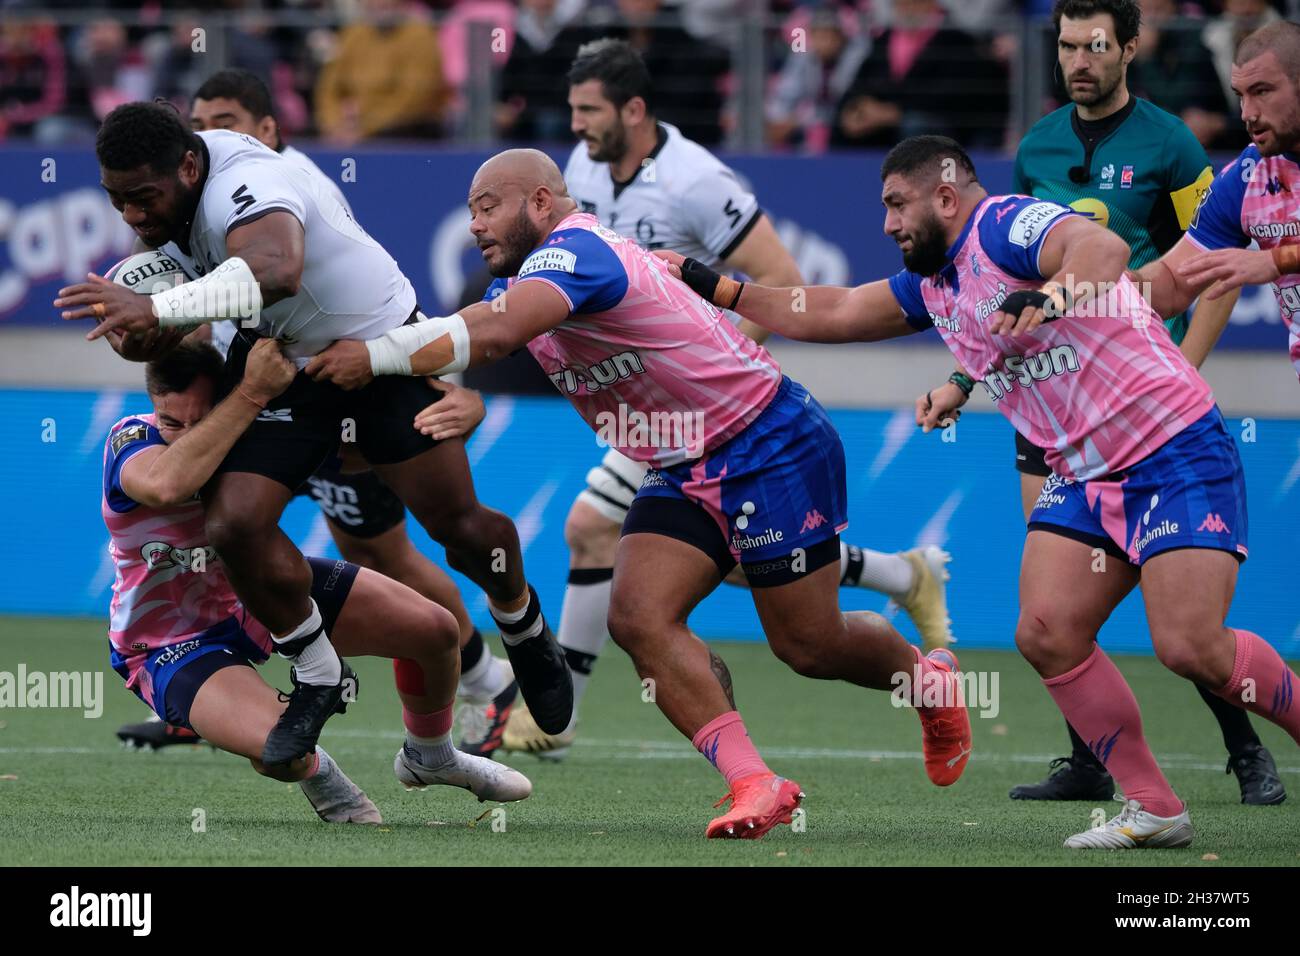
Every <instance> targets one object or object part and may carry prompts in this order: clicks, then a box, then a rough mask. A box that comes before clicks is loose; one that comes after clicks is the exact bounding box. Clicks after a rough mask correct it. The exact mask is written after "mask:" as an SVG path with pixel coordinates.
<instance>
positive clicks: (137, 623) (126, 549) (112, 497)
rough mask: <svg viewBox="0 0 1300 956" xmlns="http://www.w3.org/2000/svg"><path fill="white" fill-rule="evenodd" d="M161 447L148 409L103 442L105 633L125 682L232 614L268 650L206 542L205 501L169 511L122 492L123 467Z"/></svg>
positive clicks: (146, 692)
mask: <svg viewBox="0 0 1300 956" xmlns="http://www.w3.org/2000/svg"><path fill="white" fill-rule="evenodd" d="M162 444H165V442H163V440H162V436H161V435H159V434H158V429H157V422H156V420H155V418H154V416H153V415H152V414H150V415H130V416H128V417H126V418H123V419H122V420H121V421H119V422H118V423H117V424H116V425H114V426H113V427H112V429H111V430H110V431H109V434H108V440H107V442H105V444H104V489H103V500H102V503H101V511H102V513H103V516H104V524H105V525H106V526H107V527H108V531H109V535H110V537H111V540H110V542H109V546H108V550H109V553H110V554H111V555H112V557H113V563H114V565H116V568H117V577H116V580H115V581H114V582H113V599H112V602H111V604H110V606H109V607H110V610H109V614H110V620H109V625H108V636H109V640H110V641H111V642H112V645H113V648H114V650H116V651H117V653H118V654H119V655H121V657H122V658H124V659H125V663H126V666H127V668H128V670H129V671H130V675H131V676H130V678H129V680H128V682H127V686H128V687H135V685H136V684H137V683H138V682H140V681H141V680H147V679H148V676H147V672H146V671H145V670H144V669H143V668H142V667H141V665H142V664H143V663H144V661H145V659H146V658H147V657H148V656H149V654H150V653H151V652H152V651H155V650H158V649H159V648H162V647H165V646H167V645H169V644H176V643H178V642H181V641H184V640H186V639H188V638H197V637H199V636H200V635H202V634H203V633H204V632H205V631H207V630H208V629H210V628H212V627H215V626H216V625H219V624H224V623H226V622H229V621H230V619H231V618H232V617H238V618H239V619H241V621H242V623H243V624H244V626H245V627H244V629H245V631H246V632H247V633H248V634H249V636H250V637H252V638H253V640H254V641H255V642H257V643H258V644H259V645H261V646H262V647H263V649H265V650H267V651H269V650H270V648H271V639H270V635H269V634H268V633H267V632H266V629H265V628H263V627H262V626H261V625H260V624H258V623H257V622H256V621H255V620H253V618H252V617H251V616H249V615H247V614H246V613H245V612H244V609H243V605H242V604H240V602H239V599H238V598H236V597H235V591H234V589H233V588H232V587H231V586H230V582H229V581H228V580H227V579H226V575H225V572H224V571H223V570H222V567H221V562H220V559H218V558H217V555H216V552H215V551H214V550H213V549H212V548H211V547H210V546H209V545H208V540H207V532H206V530H205V528H204V514H203V504H202V502H201V501H199V499H198V498H195V499H193V500H192V501H187V502H186V503H185V504H183V505H177V506H176V507H172V508H152V507H149V506H147V505H142V504H140V503H139V502H137V501H134V500H132V499H131V498H130V497H129V496H128V495H127V494H126V492H125V491H123V490H122V480H121V476H122V465H123V464H124V463H125V462H127V461H128V460H130V458H131V457H132V456H133V455H136V454H139V453H140V452H142V451H144V450H145V449H146V448H152V447H153V446H155V445H162ZM199 555H201V557H199V558H198V560H197V562H196V556H199ZM200 566H201V567H202V569H203V570H199V567H200ZM139 689H140V690H141V692H142V693H143V694H144V696H145V699H146V700H151V699H152V694H151V693H150V689H149V688H139Z"/></svg>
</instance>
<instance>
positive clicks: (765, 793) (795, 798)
mask: <svg viewBox="0 0 1300 956" xmlns="http://www.w3.org/2000/svg"><path fill="white" fill-rule="evenodd" d="M803 796H804V795H803V790H802V789H801V788H800V786H799V784H797V783H795V782H794V781H793V780H786V779H785V778H784V777H778V776H777V775H776V774H774V773H756V774H754V775H753V776H752V777H743V778H742V779H740V780H737V781H736V782H735V783H734V784H732V786H731V792H730V793H728V794H727V795H726V796H725V797H723V798H722V799H721V800H719V801H718V802H717V803H715V804H714V806H715V807H720V806H722V805H723V804H724V803H726V802H727V801H728V800H730V801H731V809H730V810H728V811H727V812H726V813H724V814H723V815H722V816H720V817H718V818H717V819H715V820H714V821H713V822H712V823H710V824H709V828H708V829H707V830H706V831H705V832H704V835H705V837H707V838H708V839H710V840H712V839H715V838H720V839H724V840H725V839H740V840H757V839H758V838H759V837H761V836H762V835H763V834H764V833H766V832H767V831H768V830H770V829H772V828H773V827H775V826H777V825H779V824H782V823H791V822H793V820H794V811H795V809H796V808H797V807H798V806H799V801H800V800H802V799H803Z"/></svg>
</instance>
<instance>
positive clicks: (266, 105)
mask: <svg viewBox="0 0 1300 956" xmlns="http://www.w3.org/2000/svg"><path fill="white" fill-rule="evenodd" d="M190 126H191V127H192V128H193V129H194V130H195V132H202V131H203V130H212V129H228V130H231V131H232V132H235V133H244V134H246V135H248V136H252V137H253V138H254V139H256V140H258V141H259V142H261V143H263V144H265V145H266V146H268V147H270V148H271V149H273V150H275V151H276V152H277V153H279V154H280V155H281V156H283V157H284V158H285V159H287V160H289V161H290V162H292V163H293V164H294V165H296V166H298V167H299V168H301V169H302V170H303V171H304V172H305V173H307V174H308V175H309V176H312V177H314V178H315V179H316V180H317V181H318V182H320V184H321V185H322V186H323V187H324V188H325V189H327V190H328V191H329V192H330V194H331V195H333V196H334V198H335V199H337V200H338V201H339V203H340V204H341V205H342V206H343V208H344V209H345V210H347V212H348V214H349V215H352V216H353V218H354V219H355V218H356V216H355V215H353V213H352V207H351V204H349V203H348V201H347V198H346V197H345V196H344V195H343V191H342V190H341V189H340V188H339V186H338V184H337V183H336V182H335V181H334V180H333V179H331V178H330V177H329V176H327V175H326V174H325V173H324V171H322V170H321V168H320V167H319V166H317V165H316V164H315V163H314V162H312V160H311V158H310V157H308V156H307V154H306V153H304V152H302V151H301V150H297V149H294V148H293V147H292V146H289V145H286V144H285V143H284V141H283V140H282V139H281V137H280V124H279V122H278V121H277V119H276V116H275V110H274V107H273V104H272V101H271V93H270V90H268V89H267V87H266V84H265V83H263V82H262V81H261V80H260V79H259V78H258V77H257V76H256V75H255V74H253V73H249V72H248V71H246V70H221V71H220V72H217V73H214V74H213V75H212V76H210V77H208V78H207V79H206V80H204V81H203V84H202V85H201V86H200V87H199V88H198V90H197V91H196V92H195V94H194V98H193V100H192V102H191V103H190ZM137 246H138V249H139V250H141V251H142V250H144V249H145V248H147V247H146V246H145V245H144V243H143V242H139V241H137ZM162 251H163V252H165V253H167V254H168V255H171V256H172V257H174V258H175V259H176V260H177V261H178V262H179V263H180V264H181V265H182V266H183V267H185V268H186V270H187V272H188V273H189V274H190V275H191V276H193V275H194V274H195V270H194V265H193V263H192V262H191V261H189V259H188V257H187V256H185V255H184V253H182V252H181V250H180V248H179V246H177V245H176V243H174V242H169V243H167V244H166V245H164V246H163V249H162ZM205 328H206V329H208V330H210V333H211V341H212V344H213V345H214V346H216V348H217V349H218V350H219V351H220V352H221V354H222V355H223V356H224V355H225V354H226V353H227V352H229V351H230V345H231V342H232V341H233V339H234V337H235V332H236V323H234V322H217V323H215V324H213V325H210V326H206V327H205ZM201 331H202V330H200V332H201ZM428 381H429V384H430V386H431V387H433V388H435V389H437V390H438V391H439V392H441V393H442V398H441V399H439V400H438V402H437V404H436V406H435V408H434V411H435V414H437V416H438V417H439V421H440V425H441V427H440V429H439V431H438V432H437V433H435V435H434V437H435V438H452V437H464V438H466V439H468V438H469V435H470V434H471V433H472V432H473V430H474V429H475V428H476V427H477V426H478V423H479V422H481V421H482V420H483V415H484V407H483V401H482V399H481V398H480V397H479V395H478V393H477V392H475V391H474V390H472V389H466V388H460V387H458V386H456V385H453V384H452V383H450V382H442V381H439V380H438V379H432V378H431V379H429V380H428ZM349 447H350V446H349V445H347V444H343V445H342V446H340V455H338V456H331V458H330V460H328V461H327V462H326V463H325V464H324V465H323V466H321V467H320V468H318V469H317V470H316V472H315V473H314V474H313V475H312V476H311V477H310V478H308V479H307V482H306V484H304V485H302V486H301V487H300V488H298V489H297V491H298V494H300V495H310V496H311V498H312V499H313V500H314V501H315V502H316V503H317V505H318V506H319V507H320V509H321V513H322V515H324V518H325V524H326V527H328V528H329V531H330V535H331V536H332V537H333V539H334V543H335V544H336V545H337V546H338V549H339V554H341V555H342V556H343V558H344V560H346V561H350V562H352V563H353V564H357V565H360V566H361V567H363V568H370V569H371V570H372V571H378V572H379V573H380V574H383V575H386V576H387V577H390V578H392V579H393V580H394V581H400V582H401V583H403V584H405V585H406V586H407V587H409V588H411V589H412V590H414V591H416V592H418V593H420V594H422V595H424V596H425V597H427V598H428V599H429V600H431V601H433V602H434V603H435V604H439V605H441V606H442V607H445V608H447V609H448V610H450V611H451V612H452V614H454V615H455V616H456V622H457V624H458V625H459V627H460V636H461V661H460V668H461V687H460V692H461V705H460V707H459V708H458V710H457V715H456V718H457V725H458V730H459V733H460V739H459V740H458V742H457V746H458V748H459V749H460V750H461V751H463V752H464V753H468V754H473V755H476V756H486V755H489V754H491V752H492V751H493V750H495V749H496V748H497V747H498V746H499V745H500V743H501V734H502V732H503V730H504V728H505V722H506V720H507V718H508V717H509V715H510V708H511V707H512V706H513V705H514V702H515V698H516V697H517V696H518V693H519V689H518V685H517V684H516V683H515V680H514V677H513V675H512V673H511V671H510V666H509V664H508V663H506V662H505V661H503V660H500V659H499V658H496V657H493V656H492V655H491V654H490V653H488V650H487V647H486V645H485V644H484V643H483V636H482V635H481V634H480V633H479V631H478V628H476V627H475V626H474V623H473V621H472V620H471V619H470V616H469V611H468V610H467V609H466V607H465V602H464V601H463V600H462V599H461V596H460V591H459V590H458V589H457V588H456V585H455V583H454V582H453V581H452V580H451V578H450V577H448V576H447V574H446V572H444V571H443V570H442V569H441V568H439V567H438V566H437V565H435V564H434V563H433V562H432V561H430V560H429V559H428V558H427V557H425V556H424V555H423V554H422V553H421V552H420V551H419V549H418V548H416V546H415V544H414V543H413V542H412V541H411V538H410V536H409V535H408V534H407V533H406V506H405V505H403V504H402V501H401V499H400V498H398V497H397V495H396V494H394V493H393V490H392V489H391V488H389V487H388V486H387V485H385V484H384V482H383V480H382V479H381V478H380V477H379V476H378V475H376V474H375V473H374V471H372V470H371V469H369V468H368V467H366V464H365V462H364V461H360V460H359V459H358V458H357V456H356V455H355V454H349ZM117 736H118V739H120V740H122V741H123V742H125V743H127V744H128V745H129V746H139V747H150V748H153V749H158V748H159V747H164V746H169V745H171V744H178V743H196V742H198V740H199V738H198V737H197V735H195V734H194V732H193V731H190V730H187V729H185V728H180V727H172V726H170V725H167V724H164V723H163V722H161V721H160V720H158V719H157V718H156V717H155V718H153V719H150V720H146V721H143V722H141V723H136V724H126V725H124V726H122V727H120V728H119V729H118V731H117Z"/></svg>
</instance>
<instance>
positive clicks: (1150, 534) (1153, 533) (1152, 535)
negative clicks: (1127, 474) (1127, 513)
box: [1129, 495, 1178, 554]
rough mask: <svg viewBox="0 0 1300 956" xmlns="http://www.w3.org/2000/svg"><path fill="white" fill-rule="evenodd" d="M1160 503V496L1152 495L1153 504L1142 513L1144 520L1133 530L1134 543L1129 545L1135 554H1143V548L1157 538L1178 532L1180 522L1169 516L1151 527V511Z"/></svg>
mask: <svg viewBox="0 0 1300 956" xmlns="http://www.w3.org/2000/svg"><path fill="white" fill-rule="evenodd" d="M1158 504H1160V496H1159V495H1152V496H1151V504H1150V505H1149V506H1148V507H1147V510H1146V512H1145V513H1144V514H1143V515H1142V521H1141V522H1140V523H1139V524H1138V527H1137V530H1136V531H1134V532H1133V543H1132V544H1131V545H1129V550H1130V551H1132V552H1133V553H1134V554H1141V553H1142V549H1143V548H1145V547H1146V546H1147V545H1149V544H1150V543H1151V542H1152V541H1154V540H1156V538H1163V537H1164V536H1165V535H1169V534H1177V533H1178V522H1177V521H1170V520H1169V519H1168V518H1166V519H1165V520H1164V521H1162V522H1160V523H1159V524H1158V525H1156V526H1155V527H1154V528H1152V527H1150V525H1151V512H1152V511H1154V510H1155V508H1156V505H1158ZM1143 532H1145V533H1143Z"/></svg>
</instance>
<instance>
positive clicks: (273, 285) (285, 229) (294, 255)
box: [226, 210, 305, 306]
mask: <svg viewBox="0 0 1300 956" xmlns="http://www.w3.org/2000/svg"><path fill="white" fill-rule="evenodd" d="M304 242H305V233H304V232H303V228H302V223H300V222H299V221H298V219H297V217H296V216H294V215H293V214H292V213H290V212H285V211H282V210H276V211H273V212H269V213H267V214H266V215H265V216H262V217H261V218H260V219H255V220H253V221H252V222H250V223H247V224H246V225H243V226H236V227H235V228H234V229H232V230H230V232H228V233H227V234H226V252H227V254H228V256H229V257H230V258H234V257H236V256H238V257H239V258H240V259H243V260H244V262H245V263H247V264H248V268H249V270H250V271H251V272H252V273H253V276H254V278H256V279H257V285H258V288H259V289H260V290H261V296H262V305H263V306H268V305H272V304H274V303H276V302H279V301H280V300H281V299H288V298H290V297H292V296H295V295H297V294H298V286H299V284H300V283H301V281H302V269H303V259H304V255H305V252H304V248H305V247H304Z"/></svg>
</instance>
